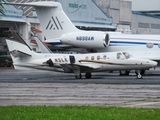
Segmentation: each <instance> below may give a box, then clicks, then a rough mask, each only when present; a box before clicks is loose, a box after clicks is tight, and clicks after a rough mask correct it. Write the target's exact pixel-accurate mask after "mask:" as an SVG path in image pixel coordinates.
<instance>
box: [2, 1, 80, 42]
mask: <svg viewBox="0 0 160 120" xmlns="http://www.w3.org/2000/svg"><path fill="white" fill-rule="evenodd" d="M4 4H12V5H21V6H33V7H34V8H35V10H36V13H37V16H38V18H39V21H40V25H41V28H42V31H43V35H45V36H44V37H45V39H54V38H60V37H61V36H62V34H64V33H69V32H75V31H79V29H77V28H76V27H75V26H74V25H73V23H72V22H71V21H70V19H69V18H68V17H67V15H66V14H65V13H64V11H63V9H62V6H61V4H60V3H58V2H51V1H45V2H30V3H4Z"/></svg>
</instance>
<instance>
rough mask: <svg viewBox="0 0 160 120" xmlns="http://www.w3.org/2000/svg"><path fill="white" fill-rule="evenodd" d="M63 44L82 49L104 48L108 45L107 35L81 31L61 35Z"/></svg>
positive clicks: (98, 32)
mask: <svg viewBox="0 0 160 120" xmlns="http://www.w3.org/2000/svg"><path fill="white" fill-rule="evenodd" d="M61 42H62V43H63V44H68V45H72V46H75V47H82V48H105V47H107V46H108V45H109V35H108V34H107V33H105V32H100V31H81V32H74V33H67V34H63V35H62V37H61Z"/></svg>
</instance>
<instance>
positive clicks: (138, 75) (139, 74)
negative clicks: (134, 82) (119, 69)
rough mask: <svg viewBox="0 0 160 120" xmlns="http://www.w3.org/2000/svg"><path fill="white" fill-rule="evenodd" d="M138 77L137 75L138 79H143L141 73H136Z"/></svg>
mask: <svg viewBox="0 0 160 120" xmlns="http://www.w3.org/2000/svg"><path fill="white" fill-rule="evenodd" d="M135 73H136V75H137V79H142V75H141V73H140V71H139V70H138V71H135Z"/></svg>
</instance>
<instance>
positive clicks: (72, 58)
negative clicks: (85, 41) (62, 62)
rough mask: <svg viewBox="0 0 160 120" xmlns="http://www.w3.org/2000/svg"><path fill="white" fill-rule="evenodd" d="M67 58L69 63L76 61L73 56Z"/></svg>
mask: <svg viewBox="0 0 160 120" xmlns="http://www.w3.org/2000/svg"><path fill="white" fill-rule="evenodd" d="M69 60H70V63H71V64H73V63H75V61H76V60H75V57H74V56H69Z"/></svg>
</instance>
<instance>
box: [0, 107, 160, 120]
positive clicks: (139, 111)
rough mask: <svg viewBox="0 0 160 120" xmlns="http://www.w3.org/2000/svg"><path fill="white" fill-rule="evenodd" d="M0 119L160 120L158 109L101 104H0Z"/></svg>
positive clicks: (159, 110)
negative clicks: (104, 105) (105, 105)
mask: <svg viewBox="0 0 160 120" xmlns="http://www.w3.org/2000/svg"><path fill="white" fill-rule="evenodd" d="M0 120H160V109H158V108H129V107H127V108H125V107H103V106H0Z"/></svg>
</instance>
